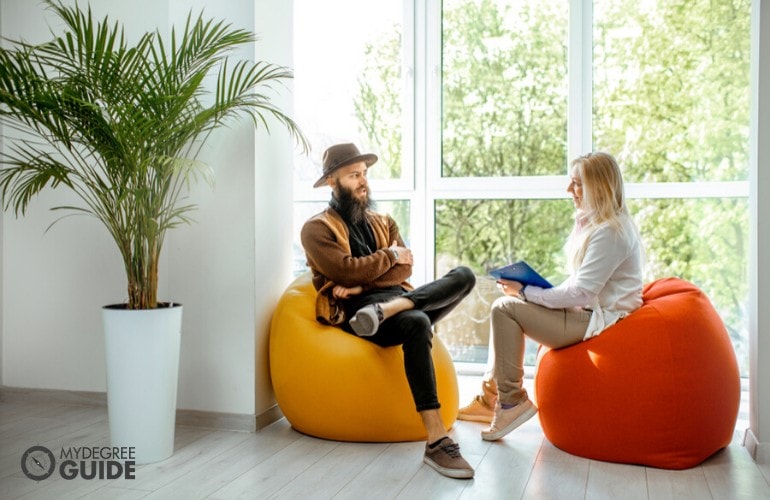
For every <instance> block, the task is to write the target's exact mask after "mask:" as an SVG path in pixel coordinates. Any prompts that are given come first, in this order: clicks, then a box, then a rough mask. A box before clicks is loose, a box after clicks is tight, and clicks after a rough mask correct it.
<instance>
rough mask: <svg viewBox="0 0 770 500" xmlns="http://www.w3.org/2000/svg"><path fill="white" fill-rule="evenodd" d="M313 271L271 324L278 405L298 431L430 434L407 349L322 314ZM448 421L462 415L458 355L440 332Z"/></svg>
mask: <svg viewBox="0 0 770 500" xmlns="http://www.w3.org/2000/svg"><path fill="white" fill-rule="evenodd" d="M315 298H316V291H315V288H313V284H312V282H311V276H310V273H309V272H308V273H305V274H303V275H302V276H300V277H298V278H297V279H296V280H295V281H294V282H293V283H291V284H290V285H289V287H288V288H287V289H286V291H285V292H284V294H283V296H282V297H281V298H280V300H279V302H278V306H277V308H276V310H275V313H274V314H273V320H272V324H271V328H270V349H269V350H270V375H271V377H272V383H273V390H274V391H275V398H276V400H277V401H278V406H279V407H280V408H281V411H282V412H283V414H284V415H285V416H286V419H287V420H288V421H289V423H291V425H292V427H294V428H295V429H296V430H298V431H300V432H302V433H304V434H309V435H311V436H316V437H321V438H326V439H334V440H337V441H360V442H396V441H418V440H423V439H426V438H427V434H426V432H425V428H424V427H423V424H422V419H421V418H420V414H419V413H417V410H416V409H415V406H414V400H413V399H412V393H411V391H410V390H409V385H408V383H407V380H406V374H405V373H404V355H403V352H402V350H401V347H400V346H394V347H380V346H378V345H376V344H373V343H371V342H369V341H367V340H363V339H361V338H358V337H356V336H355V335H351V334H349V333H347V332H345V331H343V330H341V329H339V328H336V327H332V326H326V325H322V324H320V323H318V321H316V319H315ZM433 364H434V367H435V372H436V385H437V390H438V397H439V401H440V402H441V409H440V410H439V413H440V415H441V420H442V422H443V423H444V425H445V426H446V428H447V429H449V428H450V427H451V426H452V424H454V422H455V420H456V419H457V412H458V408H459V391H458V386H457V375H456V373H455V369H454V364H453V363H452V358H451V356H450V355H449V352H448V351H447V349H446V347H445V346H444V344H443V343H442V342H441V340H440V339H439V338H438V337H437V336H434V337H433Z"/></svg>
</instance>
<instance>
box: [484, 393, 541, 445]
mask: <svg viewBox="0 0 770 500" xmlns="http://www.w3.org/2000/svg"><path fill="white" fill-rule="evenodd" d="M535 413H537V407H535V405H534V404H533V403H532V401H530V400H529V399H526V400H524V401H522V402H521V403H519V404H517V405H516V406H514V407H513V408H509V409H507V410H504V409H503V407H502V406H500V402H499V401H498V402H497V404H496V405H495V416H494V418H493V419H492V425H491V426H490V427H489V429H487V430H484V431H481V438H482V439H483V440H484V441H497V440H498V439H500V438H501V437H503V436H505V435H506V434H508V433H509V432H511V431H512V430H514V429H515V428H517V427H518V426H520V425H521V424H523V423H524V422H526V421H527V420H529V419H530V418H532V417H533V416H535Z"/></svg>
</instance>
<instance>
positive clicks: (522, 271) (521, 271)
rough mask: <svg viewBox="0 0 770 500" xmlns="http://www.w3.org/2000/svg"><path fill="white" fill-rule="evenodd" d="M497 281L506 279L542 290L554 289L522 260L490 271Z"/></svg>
mask: <svg viewBox="0 0 770 500" xmlns="http://www.w3.org/2000/svg"><path fill="white" fill-rule="evenodd" d="M489 274H491V275H492V276H493V277H494V278H495V279H496V280H499V279H504V280H511V281H518V282H519V283H523V284H525V285H533V286H539V287H540V288H552V287H553V285H552V284H551V283H549V282H548V280H547V279H545V278H543V277H542V276H540V274H539V273H538V272H537V271H535V270H534V269H532V267H531V266H530V265H529V264H527V263H526V262H524V261H523V260H520V261H518V262H514V263H513V264H508V265H507V266H503V267H498V268H497V269H492V270H491V271H489Z"/></svg>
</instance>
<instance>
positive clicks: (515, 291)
mask: <svg viewBox="0 0 770 500" xmlns="http://www.w3.org/2000/svg"><path fill="white" fill-rule="evenodd" d="M522 286H523V285H522V284H521V283H519V282H518V281H513V280H504V279H499V280H497V288H499V289H500V291H501V292H503V293H504V294H505V295H508V296H510V297H518V296H519V290H521V288H522Z"/></svg>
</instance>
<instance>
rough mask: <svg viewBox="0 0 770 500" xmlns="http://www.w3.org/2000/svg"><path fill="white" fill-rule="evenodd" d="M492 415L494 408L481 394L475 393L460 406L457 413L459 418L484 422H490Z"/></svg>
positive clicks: (493, 414)
mask: <svg viewBox="0 0 770 500" xmlns="http://www.w3.org/2000/svg"><path fill="white" fill-rule="evenodd" d="M494 416H495V410H494V408H492V406H491V405H490V404H489V403H487V402H486V400H485V399H484V396H481V395H477V396H476V397H475V398H473V401H471V402H470V403H469V404H468V405H467V406H463V407H462V408H460V411H459V413H458V414H457V418H458V419H460V420H470V421H472V422H486V423H491V422H492V418H493V417H494Z"/></svg>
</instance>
